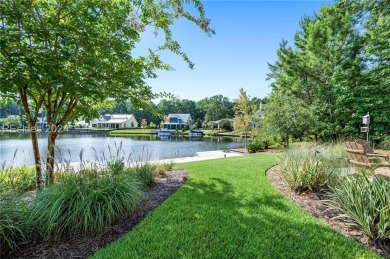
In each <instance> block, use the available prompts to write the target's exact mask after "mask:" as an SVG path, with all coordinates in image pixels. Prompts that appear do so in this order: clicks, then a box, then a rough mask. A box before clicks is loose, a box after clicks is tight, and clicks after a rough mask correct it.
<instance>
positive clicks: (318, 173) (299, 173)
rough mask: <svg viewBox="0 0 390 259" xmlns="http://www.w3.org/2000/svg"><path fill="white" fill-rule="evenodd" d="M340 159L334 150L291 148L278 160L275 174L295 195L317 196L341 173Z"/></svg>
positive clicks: (337, 152)
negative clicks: (303, 193) (307, 193)
mask: <svg viewBox="0 0 390 259" xmlns="http://www.w3.org/2000/svg"><path fill="white" fill-rule="evenodd" d="M344 155H345V154H344V151H343V150H342V149H340V148H339V147H336V146H317V147H292V148H291V149H289V150H287V152H286V154H285V155H283V156H282V157H281V158H280V159H279V163H278V164H279V173H280V175H281V176H282V177H283V179H284V180H285V181H286V182H287V184H288V185H289V186H290V187H291V188H292V189H293V190H294V191H296V192H304V191H315V192H319V191H322V190H325V189H328V188H329V186H330V185H332V184H336V183H337V181H338V178H339V177H340V175H341V174H342V172H345V166H346V165H345V161H344V159H343V157H344Z"/></svg>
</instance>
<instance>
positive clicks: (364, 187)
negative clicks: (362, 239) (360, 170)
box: [330, 175, 390, 239]
mask: <svg viewBox="0 0 390 259" xmlns="http://www.w3.org/2000/svg"><path fill="white" fill-rule="evenodd" d="M330 196H331V197H333V200H332V201H331V202H330V205H331V206H332V207H334V208H336V209H339V210H340V211H341V212H342V214H341V215H340V216H341V217H343V218H345V219H346V220H347V221H349V222H350V223H352V224H354V225H356V226H358V227H359V228H360V229H361V230H362V231H363V232H364V233H366V234H367V235H368V236H369V237H371V238H372V239H390V182H389V181H388V180H386V179H385V178H384V177H383V176H379V175H375V176H374V177H372V178H371V179H369V178H368V177H367V176H365V175H363V176H362V175H360V176H355V177H352V178H347V179H346V180H344V181H343V182H342V183H341V184H340V186H339V187H335V188H332V189H331V193H330Z"/></svg>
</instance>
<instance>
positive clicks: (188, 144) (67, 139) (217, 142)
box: [0, 132, 244, 165]
mask: <svg viewBox="0 0 390 259" xmlns="http://www.w3.org/2000/svg"><path fill="white" fill-rule="evenodd" d="M38 141H39V148H40V151H41V154H42V155H43V157H44V156H46V149H47V139H46V136H45V135H43V134H42V135H40V136H39V140H38ZM121 142H122V149H123V152H122V153H123V154H124V156H126V157H127V156H131V158H132V159H133V160H135V161H146V160H158V159H167V158H174V157H184V156H194V155H196V152H200V151H209V150H226V149H232V148H240V147H243V146H244V143H243V140H242V139H240V138H232V137H203V138H201V139H199V138H189V137H188V136H170V137H168V138H166V137H165V138H160V137H159V136H157V135H135V136H130V137H110V136H102V135H85V134H84V135H81V134H61V135H60V136H58V138H57V142H56V146H57V150H56V157H57V161H58V159H59V158H62V159H66V160H70V161H72V162H73V161H80V158H79V153H80V151H81V150H82V149H83V152H84V153H83V159H84V160H89V161H96V160H97V159H96V156H97V155H98V156H102V155H104V156H109V152H110V150H111V152H113V151H114V150H115V146H114V143H117V145H119V143H121ZM109 146H110V148H109ZM15 150H17V152H16V156H15V159H14V161H13V162H12V160H13V155H14V153H15ZM33 161H34V159H33V155H32V147H31V140H30V135H29V134H26V133H7V132H3V133H0V163H3V162H5V163H6V165H11V164H14V165H19V164H32V163H33Z"/></svg>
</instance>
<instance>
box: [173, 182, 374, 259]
mask: <svg viewBox="0 0 390 259" xmlns="http://www.w3.org/2000/svg"><path fill="white" fill-rule="evenodd" d="M210 181H211V183H210ZM237 188H238V187H234V186H233V185H232V184H231V183H229V182H227V181H225V180H223V179H221V178H210V180H208V182H206V181H189V182H187V184H186V185H185V186H184V187H183V188H182V192H181V195H180V201H179V204H182V206H184V207H183V208H182V209H183V210H185V211H187V213H189V215H187V217H193V220H192V222H191V224H190V226H184V228H183V229H182V230H183V232H182V231H180V230H181V229H180V228H181V226H178V228H176V229H175V231H172V232H171V233H170V234H172V235H174V236H177V235H180V234H185V233H197V234H196V235H193V236H192V237H191V238H190V242H191V243H192V244H191V245H189V246H187V245H185V246H183V245H184V244H182V245H180V246H179V247H186V251H183V253H184V254H187V255H188V254H190V255H191V256H195V257H198V256H200V257H202V256H203V255H204V254H199V252H200V251H210V250H212V255H223V256H222V257H245V258H251V257H261V258H341V257H342V258H356V257H358V256H362V255H365V256H366V257H375V255H372V254H371V255H370V253H368V252H367V251H366V250H365V249H364V248H363V247H362V246H360V245H359V244H357V243H356V242H354V241H352V240H351V239H347V238H345V237H343V236H342V235H341V234H338V233H337V232H336V231H334V230H333V229H331V228H329V227H327V226H325V225H324V224H322V223H320V222H318V221H317V220H316V219H314V218H312V217H311V216H310V215H308V214H307V213H306V212H304V211H303V210H302V209H300V208H298V207H296V206H295V205H294V204H292V203H291V202H289V201H288V200H286V199H285V198H284V197H283V196H282V195H280V194H278V193H275V192H273V191H272V190H271V189H269V190H266V191H260V192H253V193H250V192H249V193H248V192H246V193H245V192H244V193H242V192H240V191H239V190H238V189H237ZM191 213H194V214H193V215H191ZM178 240H180V238H178Z"/></svg>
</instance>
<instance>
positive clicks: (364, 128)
mask: <svg viewBox="0 0 390 259" xmlns="http://www.w3.org/2000/svg"><path fill="white" fill-rule="evenodd" d="M360 132H368V127H360Z"/></svg>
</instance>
